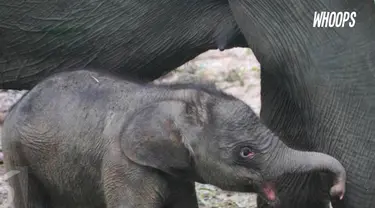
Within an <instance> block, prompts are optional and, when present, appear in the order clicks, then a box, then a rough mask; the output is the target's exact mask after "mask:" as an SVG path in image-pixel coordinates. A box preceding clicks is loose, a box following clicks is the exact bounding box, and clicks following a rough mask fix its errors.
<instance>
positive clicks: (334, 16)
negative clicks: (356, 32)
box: [313, 12, 357, 27]
mask: <svg viewBox="0 0 375 208" xmlns="http://www.w3.org/2000/svg"><path fill="white" fill-rule="evenodd" d="M356 16H357V12H315V13H314V23H313V27H344V26H346V23H348V24H347V25H348V26H349V27H354V25H355V19H354V18H355V17H356Z"/></svg>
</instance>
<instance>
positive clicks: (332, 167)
mask: <svg viewBox="0 0 375 208" xmlns="http://www.w3.org/2000/svg"><path fill="white" fill-rule="evenodd" d="M276 141H278V144H276V146H275V149H274V151H273V154H272V156H271V162H270V164H268V167H267V168H266V170H265V171H266V172H267V173H268V175H267V176H268V177H270V178H275V177H278V176H280V175H282V174H284V173H305V172H309V171H330V172H332V173H334V174H335V182H334V185H333V187H332V188H331V190H330V194H331V196H339V197H340V199H342V197H343V195H344V192H345V182H346V171H345V168H344V167H343V166H342V164H341V163H340V162H339V161H338V160H337V159H335V158H334V157H332V156H329V155H327V154H324V153H320V152H307V151H298V150H295V149H292V148H289V147H287V146H286V145H285V144H284V143H282V142H281V141H280V140H279V139H276Z"/></svg>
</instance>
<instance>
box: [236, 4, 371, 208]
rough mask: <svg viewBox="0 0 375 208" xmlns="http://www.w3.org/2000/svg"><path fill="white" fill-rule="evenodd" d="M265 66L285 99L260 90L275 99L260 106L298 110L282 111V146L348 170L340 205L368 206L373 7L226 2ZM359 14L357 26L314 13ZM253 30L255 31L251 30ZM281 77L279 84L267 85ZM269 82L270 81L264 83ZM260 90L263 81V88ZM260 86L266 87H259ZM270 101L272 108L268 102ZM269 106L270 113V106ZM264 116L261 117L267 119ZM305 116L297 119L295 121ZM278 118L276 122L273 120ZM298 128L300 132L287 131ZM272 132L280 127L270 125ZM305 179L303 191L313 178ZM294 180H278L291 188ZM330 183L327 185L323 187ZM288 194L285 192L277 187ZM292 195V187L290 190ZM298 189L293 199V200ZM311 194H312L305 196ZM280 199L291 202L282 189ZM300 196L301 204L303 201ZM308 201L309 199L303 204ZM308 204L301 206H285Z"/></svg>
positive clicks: (359, 207)
mask: <svg viewBox="0 0 375 208" xmlns="http://www.w3.org/2000/svg"><path fill="white" fill-rule="evenodd" d="M229 2H230V5H231V8H232V10H233V14H234V16H235V19H236V21H237V23H238V25H239V26H240V28H241V30H242V31H243V33H244V35H245V37H246V39H247V41H248V42H249V45H250V47H251V48H252V49H253V51H254V54H255V56H256V57H257V59H258V60H259V62H260V64H261V65H262V67H263V71H266V72H268V73H270V74H271V73H273V76H275V77H277V79H276V78H275V79H268V81H267V79H265V80H262V81H263V82H264V83H265V82H270V83H269V85H270V87H274V89H273V90H275V88H277V87H281V89H282V90H283V92H285V95H284V97H281V96H280V97H273V96H272V95H264V94H265V93H269V91H272V90H264V93H263V95H262V96H263V97H264V96H266V97H267V96H269V99H274V101H272V102H269V103H270V104H269V105H268V106H267V102H265V101H263V102H264V103H266V104H265V105H264V106H262V108H264V109H265V110H266V108H268V110H269V108H276V109H280V108H282V107H283V105H284V104H283V103H284V102H285V100H290V101H292V102H291V103H293V105H295V107H297V110H296V111H286V110H285V112H284V110H279V111H280V112H278V114H280V115H282V117H283V120H281V121H279V122H281V124H277V125H276V124H274V123H276V121H272V122H270V123H271V124H272V125H275V126H278V125H280V126H281V127H279V129H280V131H279V132H277V133H281V136H282V138H283V140H284V141H285V143H287V144H294V145H295V146H297V147H300V148H302V149H306V150H314V151H318V152H324V153H327V154H329V155H331V156H333V157H335V158H337V159H338V160H339V161H340V162H341V163H342V164H343V166H344V167H345V168H346V170H347V176H348V177H347V179H348V180H347V186H346V194H345V197H344V200H343V202H342V203H344V207H345V208H372V207H373V205H374V204H375V198H374V197H373V196H375V180H374V176H373V173H374V172H375V162H374V159H373V158H374V156H373V155H374V151H375V139H374V138H375V128H374V121H375V105H374V104H375V78H374V77H375V70H374V69H375V40H374V36H373V34H374V33H375V27H374V25H375V7H374V4H373V2H370V1H356V0H348V1H340V0H313V1H300V0H280V1H271V0H263V1H256V0H229ZM339 10H340V11H349V12H352V11H356V12H357V16H356V18H355V21H356V24H355V27H353V28H351V27H349V26H348V24H346V26H345V27H338V28H316V27H313V26H312V24H313V17H314V12H315V11H339ZM254 28H256V29H254ZM275 80H281V81H280V82H279V84H278V85H274V83H271V82H272V81H275ZM267 85H268V84H267ZM263 87H264V84H263V86H262V88H263ZM262 90H263V89H262ZM272 104H274V105H272ZM268 110H267V111H268ZM271 111H273V110H271ZM272 116H273V115H271V114H270V115H267V116H266V115H264V113H263V116H262V117H263V118H265V117H269V119H274V118H272ZM299 116H300V118H303V119H302V120H300V121H298V123H297V122H295V120H298V119H296V118H298V117H299ZM275 120H276V119H275ZM295 125H297V126H299V128H298V130H300V131H301V133H299V134H297V135H298V136H302V137H301V138H298V139H296V138H297V137H293V134H292V136H290V135H288V134H287V132H291V131H290V130H288V129H289V128H294V126H295ZM270 128H271V129H277V128H275V127H272V126H270ZM295 181H298V182H301V183H303V184H302V185H303V186H304V188H305V189H310V187H311V186H316V181H315V180H311V181H299V179H298V178H296V179H295ZM298 185H299V184H296V183H294V182H293V183H290V184H287V182H284V181H282V182H280V184H278V186H287V187H288V191H290V190H293V189H295V188H296V187H298ZM326 186H327V185H326V184H324V186H323V187H322V188H324V187H326ZM284 191H285V192H287V191H286V189H285V190H282V192H284ZM294 193H296V192H294ZM301 195H302V196H303V193H302V192H301V193H297V195H293V196H291V197H295V198H298V197H300V196H301ZM313 197H315V196H314V194H312V193H309V198H313ZM281 200H287V201H288V200H289V199H288V197H287V195H286V194H285V195H284V196H283V193H281ZM302 202H303V200H302V201H301V203H302ZM305 202H306V204H307V205H308V203H307V201H305ZM294 207H296V208H297V207H306V205H305V204H303V203H302V206H294V204H293V206H289V207H288V208H294ZM282 208H287V207H282Z"/></svg>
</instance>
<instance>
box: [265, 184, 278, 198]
mask: <svg viewBox="0 0 375 208" xmlns="http://www.w3.org/2000/svg"><path fill="white" fill-rule="evenodd" d="M263 191H264V193H265V194H266V196H267V198H268V199H269V200H271V201H274V200H275V199H276V194H275V191H274V190H273V186H272V185H271V184H265V185H264V187H263Z"/></svg>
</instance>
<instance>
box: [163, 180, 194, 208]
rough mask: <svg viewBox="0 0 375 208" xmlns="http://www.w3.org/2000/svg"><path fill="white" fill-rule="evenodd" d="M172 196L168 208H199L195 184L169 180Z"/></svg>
mask: <svg viewBox="0 0 375 208" xmlns="http://www.w3.org/2000/svg"><path fill="white" fill-rule="evenodd" d="M168 182H169V183H168V184H169V187H170V188H169V190H170V194H169V197H168V205H167V206H166V208H198V207H199V206H198V200H197V195H196V192H195V185H194V182H190V181H182V180H181V179H169V180H168Z"/></svg>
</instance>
